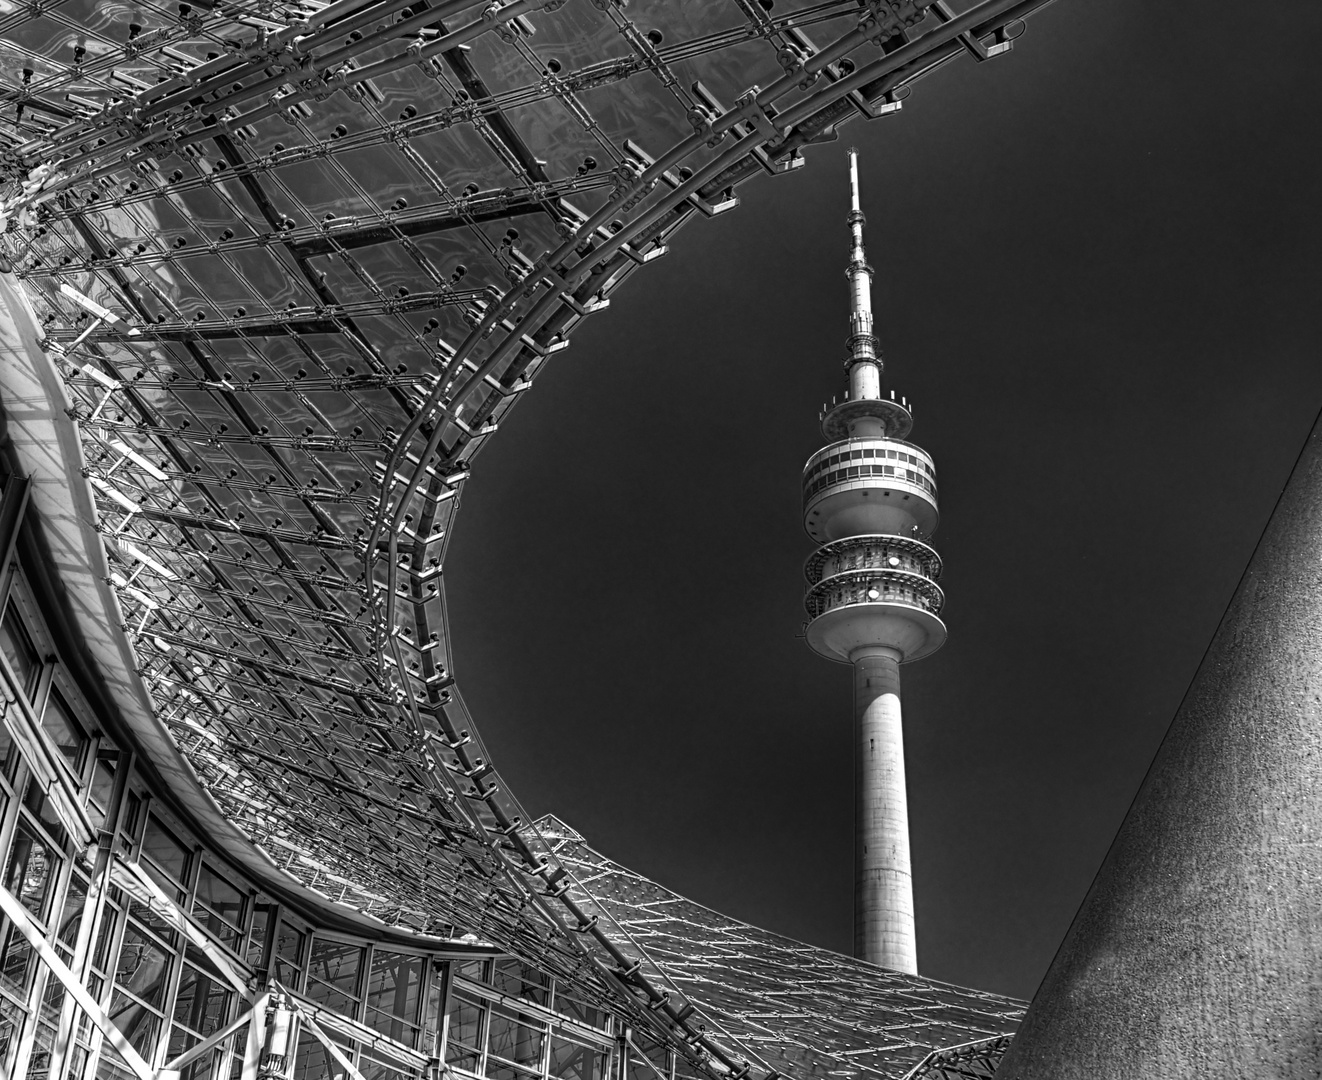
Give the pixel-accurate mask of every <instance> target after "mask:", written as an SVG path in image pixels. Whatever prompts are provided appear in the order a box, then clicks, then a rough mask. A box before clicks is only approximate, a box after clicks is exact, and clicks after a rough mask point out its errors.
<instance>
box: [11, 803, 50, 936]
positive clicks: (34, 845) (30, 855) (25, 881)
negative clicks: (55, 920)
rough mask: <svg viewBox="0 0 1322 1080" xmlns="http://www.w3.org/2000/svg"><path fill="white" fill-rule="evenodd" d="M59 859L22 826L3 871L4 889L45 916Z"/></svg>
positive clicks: (35, 913) (15, 836)
mask: <svg viewBox="0 0 1322 1080" xmlns="http://www.w3.org/2000/svg"><path fill="white" fill-rule="evenodd" d="M59 869H60V861H59V859H58V858H56V857H55V853H54V852H53V851H52V849H51V847H50V846H49V845H48V844H47V843H46V842H45V841H43V840H40V839H38V838H37V837H36V836H34V835H33V834H32V833H30V832H28V830H27V829H26V828H24V827H22V826H20V827H19V828H18V830H17V832H16V833H15V834H14V846H13V848H11V849H10V852H9V868H8V870H6V871H5V888H6V889H8V890H9V891H10V892H11V893H13V894H14V896H16V897H17V898H18V900H19V902H20V903H22V905H23V906H24V907H25V908H27V909H28V911H30V912H32V914H33V915H34V916H36V918H38V919H40V920H42V921H43V922H44V921H45V919H46V902H47V900H49V899H50V891H51V885H52V884H54V881H55V875H56V874H57V873H59Z"/></svg>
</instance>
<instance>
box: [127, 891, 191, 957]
mask: <svg viewBox="0 0 1322 1080" xmlns="http://www.w3.org/2000/svg"><path fill="white" fill-rule="evenodd" d="M129 914H130V915H132V916H133V918H135V919H136V920H137V921H138V922H140V923H141V924H142V925H143V926H145V927H146V928H147V929H148V930H150V931H151V932H152V933H154V934H155V935H156V936H157V937H158V938H160V939H161V940H162V941H164V942H165V943H166V945H168V946H169V947H170V948H172V949H177V948H178V947H179V932H178V931H177V930H175V928H174V927H173V926H171V925H170V924H169V923H168V922H166V921H165V918H164V916H162V915H161V914H160V913H159V912H158V911H157V910H156V909H155V908H154V907H148V906H147V905H145V904H140V903H138V901H136V900H134V901H133V902H132V903H131V904H130V905H129Z"/></svg>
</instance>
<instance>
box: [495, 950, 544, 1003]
mask: <svg viewBox="0 0 1322 1080" xmlns="http://www.w3.org/2000/svg"><path fill="white" fill-rule="evenodd" d="M491 985H492V986H494V987H495V988H496V989H497V990H499V991H500V992H501V993H502V994H508V995H509V996H510V997H517V998H523V999H524V1000H525V1001H533V1002H536V1003H537V1004H538V1005H549V1004H550V1001H551V980H550V978H549V977H548V976H547V975H544V974H543V973H542V972H540V971H538V970H537V969H536V968H535V967H530V966H529V965H527V964H525V963H523V962H522V961H520V960H514V959H511V958H509V957H502V958H501V959H499V960H496V961H495V962H494V963H493V965H492V970H491Z"/></svg>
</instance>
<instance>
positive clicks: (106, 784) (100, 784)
mask: <svg viewBox="0 0 1322 1080" xmlns="http://www.w3.org/2000/svg"><path fill="white" fill-rule="evenodd" d="M114 793H115V767H114V766H113V765H110V764H108V763H107V762H104V761H98V762H97V763H96V768H95V769H93V770H92V790H91V791H90V792H89V793H88V799H87V813H88V816H89V817H91V819H92V823H93V824H94V825H95V826H96V827H97V828H98V829H102V828H105V824H106V821H107V820H108V819H109V817H110V809H111V808H110V800H111V797H112V796H113V795H114Z"/></svg>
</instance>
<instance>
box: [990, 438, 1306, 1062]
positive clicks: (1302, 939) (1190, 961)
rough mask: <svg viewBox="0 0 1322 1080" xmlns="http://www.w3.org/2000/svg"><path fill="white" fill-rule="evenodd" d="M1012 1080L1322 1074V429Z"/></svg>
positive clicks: (1019, 1047) (1109, 863)
mask: <svg viewBox="0 0 1322 1080" xmlns="http://www.w3.org/2000/svg"><path fill="white" fill-rule="evenodd" d="M1319 423H1320V425H1322V421H1320V422H1319ZM1153 617H1159V616H1158V615H1156V614H1154V615H1153ZM996 1075H997V1080H1067V1078H1074V1077H1078V1078H1083V1077H1087V1078H1088V1080H1120V1078H1130V1077H1134V1078H1137V1077H1143V1078H1145V1080H1154V1078H1165V1077H1199V1078H1205V1077H1209V1078H1210V1077H1225V1078H1230V1077H1234V1078H1236V1080H1243V1078H1246V1077H1253V1078H1256V1077H1317V1076H1319V1075H1322V427H1315V428H1314V430H1313V433H1312V435H1311V436H1310V438H1309V442H1308V444H1307V446H1306V447H1305V450H1304V452H1303V455H1302V456H1301V457H1300V459H1299V462H1298V464H1297V465H1296V467H1295V470H1294V473H1293V475H1292V476H1291V478H1290V482H1289V485H1288V486H1287V488H1286V491H1285V493H1284V495H1283V496H1282V498H1281V501H1280V503H1279V504H1278V506H1277V508H1276V512H1275V514H1274V515H1273V517H1272V519H1271V522H1270V524H1269V525H1268V527H1267V531H1266V533H1265V534H1264V536H1263V539H1262V541H1261V542H1260V544H1259V546H1258V550H1257V551H1256V553H1255V554H1254V556H1253V560H1252V562H1251V563H1250V565H1249V569H1248V571H1247V573H1246V574H1245V577H1244V579H1243V580H1242V582H1241V583H1240V585H1239V588H1238V589H1237V591H1236V593H1235V596H1234V599H1233V600H1232V602H1231V604H1230V607H1229V608H1228V609H1227V611H1226V614H1225V616H1224V618H1223V619H1222V622H1221V625H1220V627H1219V628H1218V630H1217V633H1216V636H1215V638H1214V639H1213V642H1212V645H1211V648H1210V649H1209V651H1208V653H1207V655H1206V657H1205V658H1204V660H1203V663H1202V665H1201V667H1200V668H1199V670H1198V673H1197V675H1196V676H1195V678H1194V681H1193V684H1192V686H1191V688H1190V690H1189V692H1188V694H1187V695H1186V697H1185V700H1184V702H1183V703H1182V705H1181V706H1180V709H1179V711H1178V713H1177V714H1176V717H1175V720H1174V723H1173V724H1172V726H1171V729H1170V731H1169V733H1168V734H1167V736H1166V739H1165V741H1164V743H1163V744H1162V746H1161V749H1160V751H1159V752H1158V754H1157V758H1156V760H1155V762H1154V763H1153V765H1152V768H1151V771H1150V772H1149V774H1148V776H1147V778H1146V779H1145V780H1144V782H1143V785H1142V787H1141V788H1140V790H1139V794H1138V796H1137V798H1136V800H1135V802H1134V805H1133V806H1132V808H1131V809H1130V811H1129V814H1128V816H1127V817H1126V819H1125V821H1124V824H1123V826H1122V827H1121V830H1120V833H1119V835H1118V836H1117V838H1116V840H1115V843H1114V845H1113V846H1112V848H1111V851H1110V852H1109V853H1108V855H1107V857H1106V860H1105V862H1104V863H1103V866H1102V869H1101V871H1100V873H1099V874H1098V877H1097V879H1096V881H1095V882H1094V883H1093V886H1092V888H1091V890H1090V891H1089V893H1088V895H1087V898H1086V899H1085V901H1084V903H1083V906H1082V907H1081V909H1080V911H1079V914H1078V915H1077V916H1076V918H1075V921H1074V925H1073V926H1072V927H1071V928H1070V931H1069V934H1068V935H1067V936H1066V939H1065V942H1064V944H1063V945H1062V946H1061V949H1060V952H1059V953H1058V955H1057V956H1056V959H1055V961H1054V962H1053V963H1052V965H1051V968H1050V970H1049V972H1048V974H1047V977H1046V979H1045V980H1044V982H1043V984H1042V987H1041V988H1040V990H1039V991H1038V994H1037V997H1036V998H1035V999H1034V1001H1033V1004H1032V1007H1031V1009H1030V1010H1029V1013H1028V1016H1027V1018H1026V1019H1025V1021H1024V1025H1023V1027H1022V1028H1021V1029H1020V1033H1019V1035H1018V1036H1017V1038H1016V1040H1015V1043H1014V1045H1013V1046H1012V1047H1011V1050H1010V1052H1009V1054H1008V1055H1007V1056H1006V1058H1005V1059H1004V1061H1003V1063H1002V1065H1001V1068H1000V1069H999V1071H998V1072H997V1074H996Z"/></svg>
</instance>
